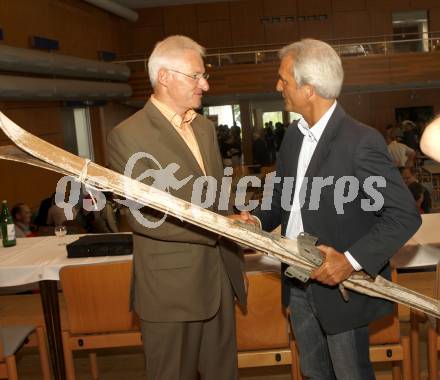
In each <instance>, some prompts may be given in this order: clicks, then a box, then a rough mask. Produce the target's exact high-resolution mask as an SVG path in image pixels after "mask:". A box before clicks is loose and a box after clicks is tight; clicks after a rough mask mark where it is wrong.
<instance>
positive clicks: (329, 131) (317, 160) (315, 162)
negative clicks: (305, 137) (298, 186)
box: [306, 105, 345, 178]
mask: <svg viewBox="0 0 440 380" xmlns="http://www.w3.org/2000/svg"><path fill="white" fill-rule="evenodd" d="M344 116H345V111H344V110H343V109H342V107H341V106H339V105H337V106H336V108H335V110H334V111H333V114H332V116H331V117H330V120H329V121H328V123H327V126H326V127H325V129H324V132H323V133H322V136H321V138H320V139H319V142H318V145H317V147H316V149H315V152H314V153H313V156H312V159H311V160H310V163H309V166H308V168H307V171H306V177H307V178H312V177H314V176H316V175H317V174H318V172H319V169H320V168H321V166H322V164H323V162H324V161H325V159H326V158H327V156H328V154H329V153H330V150H331V146H332V145H331V142H332V140H333V139H334V138H335V136H336V135H337V133H338V130H339V127H340V125H341V121H342V119H343V117H344Z"/></svg>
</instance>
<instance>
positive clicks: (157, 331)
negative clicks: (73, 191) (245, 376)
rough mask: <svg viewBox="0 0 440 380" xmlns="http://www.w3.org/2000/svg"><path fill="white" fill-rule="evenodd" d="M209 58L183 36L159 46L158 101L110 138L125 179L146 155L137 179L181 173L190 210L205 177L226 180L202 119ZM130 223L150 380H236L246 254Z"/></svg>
mask: <svg viewBox="0 0 440 380" xmlns="http://www.w3.org/2000/svg"><path fill="white" fill-rule="evenodd" d="M203 55H204V49H203V48H202V47H201V46H200V45H199V44H197V43H196V42H194V41H192V40H191V39H189V38H187V37H184V36H171V37H168V38H166V39H165V40H163V41H161V42H159V43H158V44H157V45H156V47H155V49H154V50H153V53H152V54H151V56H150V58H149V61H148V71H149V76H150V81H151V84H152V86H153V89H154V94H153V95H152V96H151V98H150V99H149V101H148V102H147V104H146V105H145V107H144V108H143V109H142V110H140V111H139V112H137V113H135V114H134V115H133V116H131V117H130V118H128V119H127V120H125V121H124V122H122V123H121V124H120V125H119V126H117V127H116V128H115V129H114V130H113V131H112V132H111V133H110V136H109V159H110V164H111V166H112V167H113V168H114V169H116V170H118V171H119V172H124V171H125V167H126V164H127V162H128V161H129V160H130V158H131V157H132V156H133V155H134V154H136V153H138V152H145V153H148V154H149V157H150V158H151V159H150V160H147V159H142V160H138V161H137V162H136V163H135V165H134V168H133V169H134V170H133V173H132V176H133V178H136V177H138V176H139V175H142V174H143V173H145V172H146V171H148V170H149V171H150V172H151V171H152V170H153V172H154V171H155V170H161V169H162V168H166V167H168V166H169V165H174V166H175V165H176V164H177V165H178V166H179V169H178V170H177V171H175V172H174V175H175V176H176V178H175V179H177V180H178V181H175V182H176V183H179V184H182V185H181V186H176V187H177V188H170V189H168V190H169V191H170V193H171V194H172V195H174V196H177V197H179V198H181V199H184V200H187V201H191V198H192V190H193V185H194V182H195V181H196V180H197V178H199V177H203V176H210V177H213V178H215V179H216V180H217V183H220V182H221V178H222V176H223V167H222V161H221V157H220V152H219V148H218V145H217V138H216V133H215V129H214V127H213V125H212V123H211V122H210V121H209V120H207V119H206V118H204V117H202V116H201V115H199V114H197V113H196V112H195V111H194V109H197V108H199V107H200V106H201V102H202V95H203V92H205V91H208V89H209V84H208V81H207V79H208V74H207V73H206V72H205V66H204V64H203V59H202V57H203ZM153 157H154V159H153ZM158 164H159V165H160V167H158ZM154 180H155V179H154V178H151V177H147V178H146V179H144V182H145V183H147V184H152V183H154ZM183 180H185V181H183ZM210 209H211V210H212V211H214V212H218V213H223V214H225V215H227V214H229V213H231V210H228V211H226V212H225V211H220V210H218V207H217V204H216V203H214V205H213V206H211V207H210ZM141 211H142V215H143V217H145V222H158V221H160V220H161V219H162V218H163V214H159V213H158V212H156V211H154V210H151V209H148V208H144V209H141ZM129 223H130V225H131V227H132V228H133V231H134V257H133V265H134V274H133V277H134V279H133V285H132V291H133V296H134V299H133V301H134V308H135V310H136V312H137V313H138V315H139V316H140V318H141V328H142V337H143V342H144V348H145V357H146V364H147V365H146V367H147V378H148V379H149V380H153V379H161V380H165V379H176V380H177V379H180V380H195V379H197V378H198V375H200V377H201V378H202V379H209V380H215V379H218V380H225V379H228V380H233V379H237V377H238V376H237V352H236V342H235V321H234V298H237V299H238V301H239V302H240V303H241V304H242V305H243V306H244V304H245V302H246V294H245V287H244V282H243V265H242V264H243V259H242V255H241V252H240V250H239V249H238V247H237V246H236V245H235V244H233V243H232V242H230V241H226V240H225V239H219V237H218V236H217V235H214V234H212V233H209V232H206V231H204V230H202V229H200V228H198V227H195V226H191V225H189V224H187V223H185V222H182V221H181V220H179V219H176V218H173V217H170V216H168V217H167V218H166V220H165V222H164V223H162V224H160V223H156V225H157V226H156V228H148V226H147V224H148V223H143V222H142V220H139V219H136V218H134V217H133V216H130V217H129Z"/></svg>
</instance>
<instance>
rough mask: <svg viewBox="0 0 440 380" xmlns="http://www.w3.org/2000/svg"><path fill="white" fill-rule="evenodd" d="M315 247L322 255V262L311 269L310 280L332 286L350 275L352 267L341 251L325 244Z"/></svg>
mask: <svg viewBox="0 0 440 380" xmlns="http://www.w3.org/2000/svg"><path fill="white" fill-rule="evenodd" d="M317 248H318V249H319V250H320V251H321V253H322V255H323V256H324V262H323V263H322V264H321V266H320V267H318V268H315V269H314V270H313V271H312V273H311V274H310V278H311V279H312V280H316V281H319V282H322V283H323V284H326V285H330V286H333V285H338V284H339V283H341V282H342V281H344V280H346V279H347V278H348V277H350V275H351V274H352V273H353V271H354V269H353V267H352V265H351V264H350V262H349V261H348V260H347V258H346V257H345V255H344V254H343V253H341V252H338V251H337V250H336V249H334V248H332V247H328V246H326V245H319V246H318V247H317Z"/></svg>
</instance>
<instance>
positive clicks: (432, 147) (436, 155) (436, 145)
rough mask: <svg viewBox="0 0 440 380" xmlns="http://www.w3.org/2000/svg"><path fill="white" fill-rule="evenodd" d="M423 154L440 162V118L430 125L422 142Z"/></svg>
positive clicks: (424, 133)
mask: <svg viewBox="0 0 440 380" xmlns="http://www.w3.org/2000/svg"><path fill="white" fill-rule="evenodd" d="M420 148H421V149H422V151H423V153H425V154H426V155H427V156H429V157H431V158H433V159H434V160H436V161H439V162H440V117H437V118H436V119H435V120H434V121H432V122H431V123H429V125H428V126H427V127H426V128H425V131H424V132H423V135H422V139H421V140H420Z"/></svg>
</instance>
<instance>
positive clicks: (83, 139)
mask: <svg viewBox="0 0 440 380" xmlns="http://www.w3.org/2000/svg"><path fill="white" fill-rule="evenodd" d="M73 119H74V123H75V136H76V148H77V154H78V156H80V157H84V158H89V159H91V160H92V161H93V159H94V155H93V142H92V130H91V128H90V114H89V109H88V108H74V109H73Z"/></svg>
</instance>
